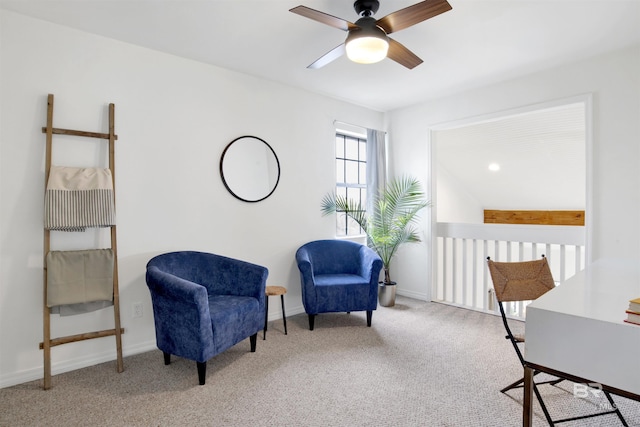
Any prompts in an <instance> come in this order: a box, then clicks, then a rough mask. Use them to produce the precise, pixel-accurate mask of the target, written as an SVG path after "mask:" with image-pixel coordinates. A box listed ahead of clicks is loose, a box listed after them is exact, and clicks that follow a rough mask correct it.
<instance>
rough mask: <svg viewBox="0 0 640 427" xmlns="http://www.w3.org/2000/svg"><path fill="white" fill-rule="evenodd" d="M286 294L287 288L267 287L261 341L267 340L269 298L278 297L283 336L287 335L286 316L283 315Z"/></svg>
mask: <svg viewBox="0 0 640 427" xmlns="http://www.w3.org/2000/svg"><path fill="white" fill-rule="evenodd" d="M286 293H287V288H285V287H283V286H267V288H266V291H265V295H266V296H267V297H266V298H265V300H264V331H263V333H262V339H263V340H266V339H267V317H268V316H269V297H273V296H278V295H280V303H281V304H282V321H283V322H284V334H285V335H287V316H286V315H285V314H284V294H286Z"/></svg>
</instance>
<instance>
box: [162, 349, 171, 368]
mask: <svg viewBox="0 0 640 427" xmlns="http://www.w3.org/2000/svg"><path fill="white" fill-rule="evenodd" d="M162 354H163V355H164V364H165V365H168V364H169V363H171V354H169V353H167V352H164V351H163V352H162Z"/></svg>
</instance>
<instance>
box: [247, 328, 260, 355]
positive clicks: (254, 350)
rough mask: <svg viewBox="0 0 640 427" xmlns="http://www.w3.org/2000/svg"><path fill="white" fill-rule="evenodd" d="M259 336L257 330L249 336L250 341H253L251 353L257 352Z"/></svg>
mask: <svg viewBox="0 0 640 427" xmlns="http://www.w3.org/2000/svg"><path fill="white" fill-rule="evenodd" d="M257 338H258V333H257V332H256V333H255V334H253V335H251V336H250V337H249V342H250V343H251V353H255V352H256V343H257Z"/></svg>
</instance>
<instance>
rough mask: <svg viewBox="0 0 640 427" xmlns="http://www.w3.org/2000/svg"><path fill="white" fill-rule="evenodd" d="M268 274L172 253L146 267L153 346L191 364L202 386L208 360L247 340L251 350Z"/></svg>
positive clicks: (228, 262) (167, 358)
mask: <svg viewBox="0 0 640 427" xmlns="http://www.w3.org/2000/svg"><path fill="white" fill-rule="evenodd" d="M268 274H269V273H268V270H267V269H266V268H265V267H261V266H259V265H255V264H250V263H248V262H244V261H239V260H236V259H232V258H227V257H223V256H220V255H214V254H209V253H204V252H192V251H184V252H171V253H167V254H163V255H158V256H156V257H155V258H152V259H151V260H150V261H149V263H148V264H147V275H146V280H147V286H148V287H149V291H150V292H151V301H152V303H153V317H154V322H155V326H156V343H157V345H158V348H159V349H160V350H162V352H163V353H164V362H165V365H168V364H169V363H170V360H171V359H170V358H171V355H172V354H173V355H176V356H179V357H183V358H185V359H191V360H195V361H196V363H197V367H198V380H199V382H200V384H201V385H203V384H204V383H205V377H206V369H207V360H209V359H210V358H212V357H213V356H215V355H216V354H219V353H221V352H223V351H225V350H227V349H228V348H230V347H232V346H233V345H235V344H237V343H239V342H240V341H242V340H244V339H246V338H247V337H249V338H250V344H251V351H252V352H255V350H256V338H257V334H258V331H259V330H261V329H262V327H263V326H264V307H265V306H264V299H265V286H266V281H267V275H268Z"/></svg>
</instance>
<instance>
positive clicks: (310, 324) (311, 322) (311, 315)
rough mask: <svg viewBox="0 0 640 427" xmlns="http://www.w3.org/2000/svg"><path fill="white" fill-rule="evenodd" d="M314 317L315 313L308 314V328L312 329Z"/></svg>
mask: <svg viewBox="0 0 640 427" xmlns="http://www.w3.org/2000/svg"><path fill="white" fill-rule="evenodd" d="M315 319H316V315H315V314H310V315H309V330H310V331H313V323H314V320H315Z"/></svg>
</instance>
